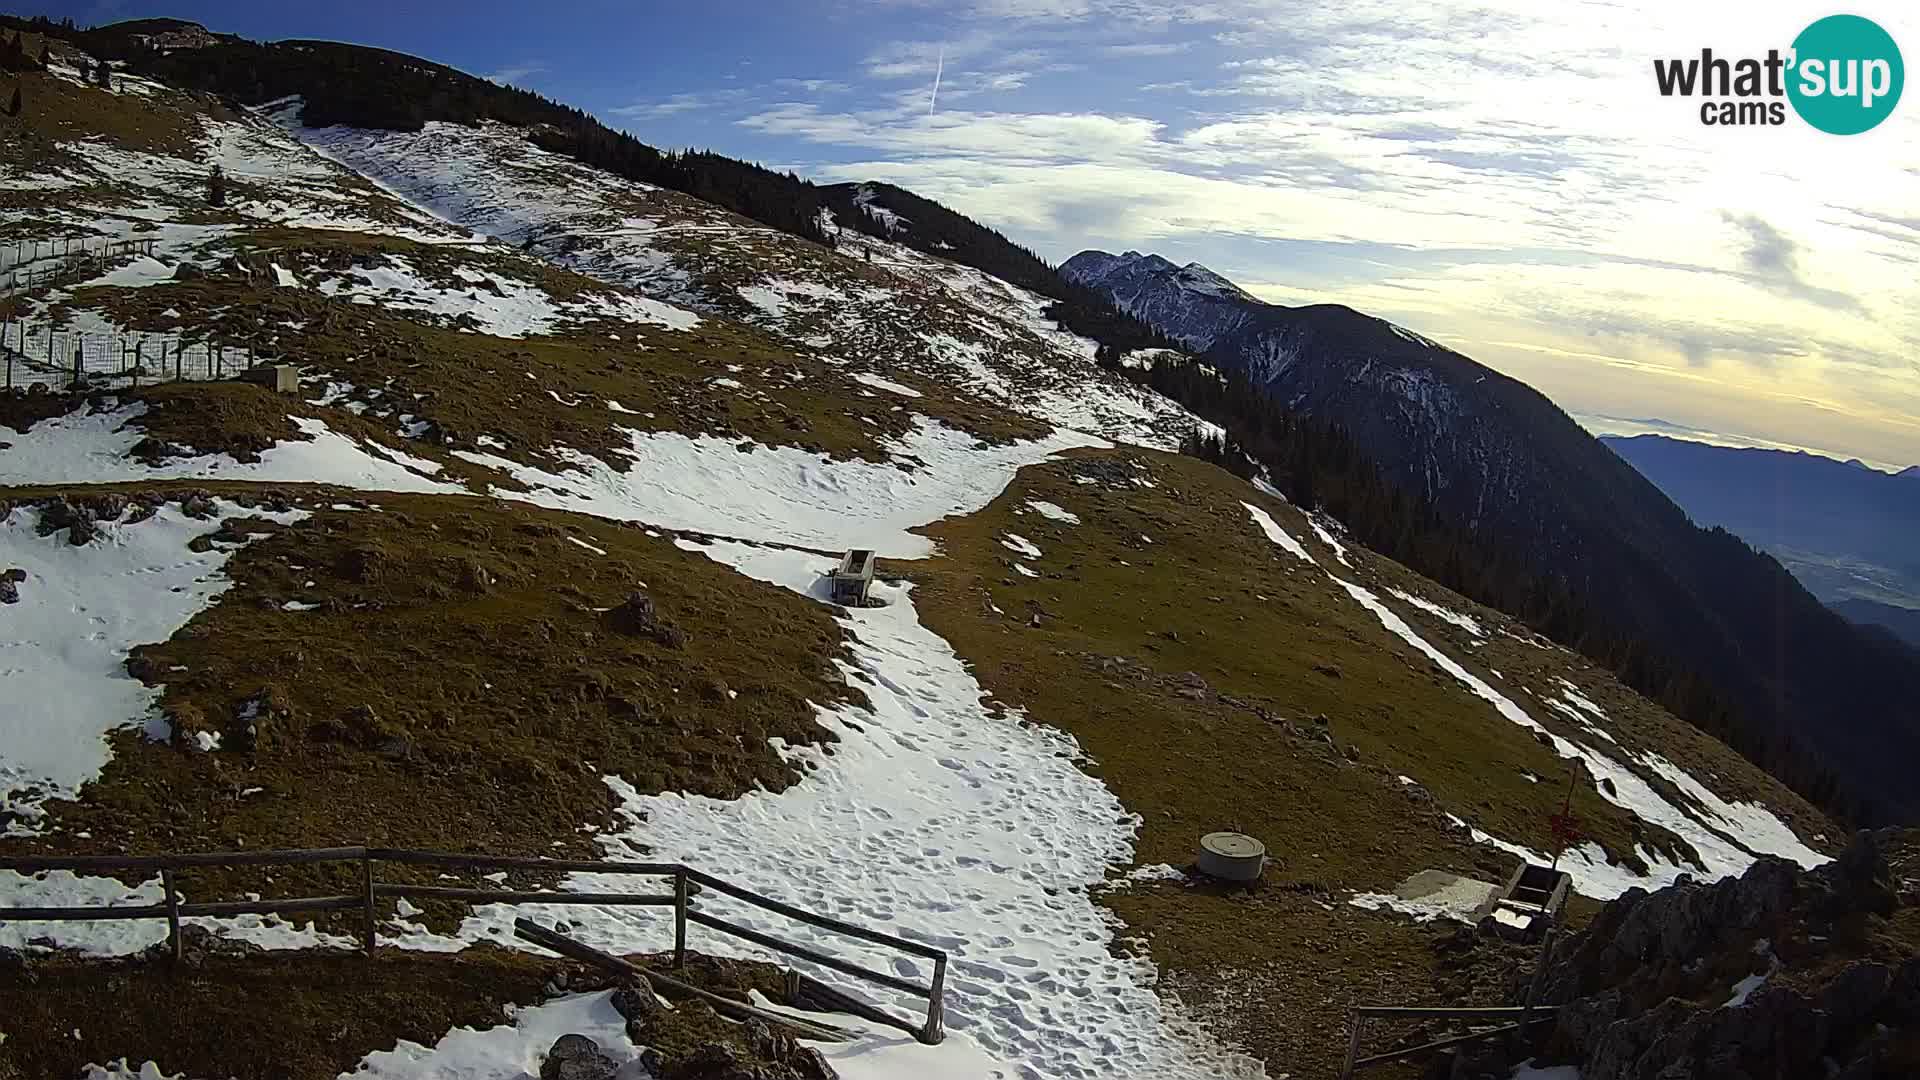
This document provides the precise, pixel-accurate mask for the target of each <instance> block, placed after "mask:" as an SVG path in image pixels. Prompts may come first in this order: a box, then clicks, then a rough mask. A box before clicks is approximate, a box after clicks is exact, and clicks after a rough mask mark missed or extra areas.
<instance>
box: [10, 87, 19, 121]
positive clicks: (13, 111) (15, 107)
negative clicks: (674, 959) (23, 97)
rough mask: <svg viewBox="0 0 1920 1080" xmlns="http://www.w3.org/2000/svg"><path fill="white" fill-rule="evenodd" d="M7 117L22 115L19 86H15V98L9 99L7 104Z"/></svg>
mask: <svg viewBox="0 0 1920 1080" xmlns="http://www.w3.org/2000/svg"><path fill="white" fill-rule="evenodd" d="M7 115H8V116H19V115H20V87H19V85H18V84H15V86H14V88H13V97H12V98H11V99H9V100H8V102H7Z"/></svg>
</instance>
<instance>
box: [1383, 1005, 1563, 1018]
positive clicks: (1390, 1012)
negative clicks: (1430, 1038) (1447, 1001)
mask: <svg viewBox="0 0 1920 1080" xmlns="http://www.w3.org/2000/svg"><path fill="white" fill-rule="evenodd" d="M1353 1011H1354V1012H1357V1013H1359V1014H1360V1015H1362V1016H1406V1017H1446V1016H1465V1017H1475V1016H1478V1017H1482V1018H1486V1019H1497V1018H1512V1017H1516V1016H1519V1015H1521V1014H1522V1013H1524V1012H1526V1011H1527V1007H1526V1006H1525V1005H1491V1006H1487V1005H1477V1006H1458V1007H1455V1006H1444V1005H1435V1006H1424V1005H1414V1006H1402V1005H1356V1006H1354V1008H1353Z"/></svg>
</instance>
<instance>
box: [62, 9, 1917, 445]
mask: <svg viewBox="0 0 1920 1080" xmlns="http://www.w3.org/2000/svg"><path fill="white" fill-rule="evenodd" d="M1909 6H1910V5H1906V4H1899V5H1896V4H1891V3H1882V2H1877V0H1876V2H1868V3H1856V4H1852V5H1850V7H1851V10H1854V11H1857V12H1859V13H1860V14H1864V15H1868V16H1870V17H1872V18H1875V19H1876V20H1878V21H1879V22H1880V23H1881V24H1882V25H1883V26H1885V27H1887V28H1888V30H1889V31H1890V32H1891V33H1892V35H1893V37H1894V38H1895V40H1896V41H1898V42H1906V43H1909V45H1910V49H1909V51H1910V52H1912V51H1913V50H1915V49H1920V45H1916V44H1913V43H1915V42H1920V21H1917V20H1916V19H1915V17H1914V16H1913V15H1911V14H1909V13H1908V11H1907V8H1908V7H1909ZM27 10H29V11H31V10H33V9H32V7H31V6H29V7H28V9H27ZM48 11H49V13H50V14H54V15H66V14H71V15H73V16H74V17H75V18H76V19H78V20H79V21H82V22H94V21H102V20H111V19H117V18H132V17H140V16H147V15H174V16H179V17H183V18H191V19H195V20H198V21H201V22H204V23H206V24H207V25H208V26H209V27H211V28H212V29H215V30H219V31H225V32H232V33H239V34H242V35H244V36H247V37H253V38H261V39H273V38H283V37H323V38H331V39H337V40H347V41H356V42H361V43H365V44H371V45H380V46H383V47H387V48H392V49H397V50H400V51H403V52H410V53H416V54H419V55H422V56H426V57H429V58H431V59H434V60H438V61H441V62H443V63H447V64H451V65H453V66H455V67H458V68H461V69H463V70H467V71H470V72H473V73H475V74H481V75H488V76H491V77H496V78H499V79H502V80H504V81H511V82H514V83H516V84H518V85H522V86H525V87H527V88H529V89H533V90H536V91H539V92H541V93H543V94H546V95H547V96H549V97H552V98H555V99H558V100H561V101H565V102H567V103H569V104H574V105H579V106H581V107H584V108H587V109H589V110H591V111H592V112H594V113H596V114H597V115H599V116H600V117H601V118H602V119H604V120H606V121H608V122H609V123H612V124H614V125H616V126H620V127H624V128H626V129H628V130H630V131H632V132H634V133H635V134H636V135H638V136H640V137H641V138H643V139H645V140H647V141H649V142H652V143H654V144H656V145H662V146H687V145H692V146H701V147H710V148H713V149H716V150H719V151H722V152H725V153H730V154H734V155H737V156H741V157H747V158H751V159H755V160H760V161H764V162H767V163H769V164H773V165H777V166H781V167H790V168H794V169H796V170H797V171H799V172H801V173H803V174H805V175H811V176H815V177H818V178H822V179H829V180H843V179H885V180H890V181H893V182H895V183H899V184H901V185H903V186H906V187H910V188H913V189H915V190H917V191H920V192H922V193H923V194H926V195H928V196H931V197H934V198H937V199H940V200H941V201H944V202H947V203H949V204H950V205H953V206H955V207H956V208H958V209H960V210H962V211H964V212H966V213H969V214H972V215H973V216H975V217H977V218H980V219H981V220H983V221H986V222H987V223H989V224H992V225H994V226H996V227H999V228H1002V229H1003V230H1005V231H1006V232H1008V233H1009V234H1010V235H1012V236H1014V237H1015V238H1016V239H1018V240H1021V241H1023V242H1025V243H1027V244H1029V245H1030V246H1032V247H1034V248H1035V249H1036V250H1038V251H1039V252H1040V253H1041V254H1042V255H1044V256H1046V257H1048V258H1050V259H1053V260H1056V261H1058V260H1061V259H1064V258H1066V257H1067V256H1069V255H1072V254H1073V253H1074V252H1076V251H1078V250H1080V249H1082V248H1085V247H1101V248H1105V249H1107V250H1112V251H1119V250H1124V249H1128V248H1134V249H1139V250H1154V251H1158V252H1160V253H1161V254H1164V255H1166V256H1168V257H1169V258H1173V259H1175V260H1178V261H1182V262H1184V261H1188V260H1199V261H1203V262H1206V263H1207V264H1208V265H1210V266H1212V267H1213V268H1215V269H1216V270H1219V271H1220V272H1222V273H1225V274H1227V275H1228V276H1230V277H1232V278H1234V279H1235V280H1237V281H1239V282H1240V283H1241V284H1243V285H1245V286H1246V287H1247V288H1249V289H1250V290H1252V291H1253V292H1255V293H1257V294H1259V295H1261V296H1263V297H1266V298H1268V299H1271V300H1274V301H1276V302H1282V303H1303V302H1321V301H1333V302H1343V303H1348V304H1351V305H1353V306H1354V307H1357V308H1360V309H1362V310H1365V311H1368V312H1371V313H1374V314H1378V315H1382V316H1384V317H1387V318H1391V319H1393V320H1395V321H1397V322H1401V323H1404V324H1406V325H1408V326H1411V327H1413V328H1415V329H1418V330H1420V331H1422V332H1424V333H1426V334H1428V335H1429V336H1432V337H1435V338H1438V339H1440V340H1442V341H1445V342H1446V343H1448V344H1450V345H1452V346H1454V347H1456V348H1458V349H1460V350H1461V351H1463V352H1466V353H1467V354H1469V355H1471V356H1473V357H1475V358H1476V359H1479V360H1481V361H1482V362H1485V363H1488V364H1491V365H1493V366H1494V367H1497V368H1500V369H1501V370H1504V371H1507V372H1509V373H1511V374H1513V375H1516V376H1517V377H1520V378H1522V379H1525V380H1527V381H1529V382H1531V383H1533V384H1534V385H1535V386H1537V387H1539V388H1540V389H1542V390H1544V391H1546V392H1547V393H1548V394H1549V395H1550V396H1552V397H1553V398H1554V399H1555V400H1556V401H1558V402H1559V403H1560V404H1561V405H1562V406H1563V407H1565V408H1566V409H1567V410H1568V411H1569V412H1573V413H1576V414H1580V415H1597V416H1614V417H1633V418H1644V417H1660V418H1663V419H1666V420H1668V421H1672V422H1674V423H1677V424H1681V425H1685V426H1687V427H1690V428H1693V429H1696V430H1700V431H1706V432H1723V433H1728V434H1731V435H1736V436H1740V437H1744V438H1749V439H1765V440H1768V441H1771V442H1778V443H1784V444H1788V445H1794V446H1804V447H1810V448H1814V449H1818V450H1823V451H1827V452H1831V453H1836V454H1839V455H1842V456H1858V457H1862V458H1865V459H1867V460H1869V461H1873V462H1877V463H1885V464H1895V465H1905V464H1909V463H1913V462H1916V461H1920V420H1917V419H1916V418H1917V417H1920V285H1917V284H1916V281H1920V273H1916V267H1920V200H1916V198H1915V194H1914V193H1915V192H1916V191H1920V101H1912V102H1906V103H1904V104H1903V105H1901V106H1900V107H1898V108H1896V110H1895V112H1894V114H1893V116H1892V117H1891V118H1890V119H1889V120H1888V121H1886V122H1885V123H1883V124H1881V125H1880V127H1878V128H1876V129H1875V130H1874V131H1872V132H1869V133H1867V134H1865V135H1859V136H1852V137H1844V138H1843V137H1836V136H1828V135H1823V134H1820V133H1818V132H1815V131H1813V130H1812V129H1810V128H1808V127H1807V126H1805V125H1803V124H1799V123H1798V122H1797V121H1794V122H1790V123H1789V124H1787V125H1785V126H1783V127H1779V128H1771V127H1768V128H1745V129H1710V128H1706V127H1703V126H1702V125H1701V124H1700V123H1699V121H1698V118H1697V116H1696V115H1695V106H1694V104H1693V103H1689V102H1684V101H1677V100H1669V99H1662V98H1660V97H1659V96H1658V94H1657V92H1656V91H1655V90H1654V88H1653V80H1652V74H1651V60H1652V59H1653V58H1655V57H1669V56H1684V55H1687V54H1689V53H1692V54H1695V55H1697V54H1698V51H1699V50H1700V48H1702V47H1703V46H1711V47H1712V48H1714V50H1715V51H1716V52H1717V53H1720V54H1722V55H1736V56H1737V55H1764V53H1765V51H1766V50H1767V49H1768V48H1769V47H1777V48H1785V47H1787V46H1788V45H1789V44H1790V43H1791V41H1792V39H1793V37H1794V36H1795V35H1796V34H1797V33H1798V31H1799V30H1800V29H1801V28H1802V27H1804V26H1805V25H1806V24H1807V23H1808V22H1811V21H1812V20H1813V19H1814V18H1817V17H1819V16H1821V15H1824V14H1828V13H1829V12H1828V9H1827V8H1826V7H1824V6H1816V5H1810V4H1807V3H1792V2H1762V3H1752V2H1748V3H1696V4H1675V3H1672V2H1670V0H1560V2H1556V3H1553V4H1541V3H1537V2H1535V0H1430V2H1429V3H1426V4H1421V5H1407V4H1405V3H1403V2H1400V0H1391V2H1388V0H1351V2H1348V3H1343V4H1326V3H1324V2H1300V0H1273V2H1252V0H1199V2H1186V0H1155V2H1150V0H953V2H937V0H847V2H842V3H834V4H808V3H783V4H764V5H746V4H739V3H725V4H707V5H701V4H686V3H673V4H658V5H655V4H636V3H620V4H616V3H558V4H546V5H528V4H502V3H462V4H453V3H404V2H393V3H385V4H368V3H354V2H342V3H334V4H311V5H310V4H280V3H269V4H262V3H258V2H254V3H234V2H218V3H206V2H201V3H195V2H191V0H177V2H153V3H149V2H146V0H117V2H116V0H107V2H82V3H76V4H72V5H65V6H60V7H55V8H52V9H48ZM936 67H938V68H939V69H940V90H939V93H938V97H937V99H936V98H935V95H934V92H933V86H934V78H935V71H936ZM929 106H931V108H930V107H929Z"/></svg>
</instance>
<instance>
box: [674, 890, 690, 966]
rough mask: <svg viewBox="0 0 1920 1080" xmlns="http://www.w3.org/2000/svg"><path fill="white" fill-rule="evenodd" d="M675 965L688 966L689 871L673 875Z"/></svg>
mask: <svg viewBox="0 0 1920 1080" xmlns="http://www.w3.org/2000/svg"><path fill="white" fill-rule="evenodd" d="M673 966H674V968H675V970H678V969H680V968H683V967H686V966H687V871H686V869H685V868H684V867H683V868H681V870H680V872H679V873H677V874H675V875H673Z"/></svg>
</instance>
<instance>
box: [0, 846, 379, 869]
mask: <svg viewBox="0 0 1920 1080" xmlns="http://www.w3.org/2000/svg"><path fill="white" fill-rule="evenodd" d="M366 851H367V849H366V848H358V847H342V848H306V849H296V850H289V851H212V852H204V853H200V854H193V855H11V856H4V857H0V870H15V871H19V872H20V873H23V874H33V873H38V872H40V871H42V870H104V871H108V872H112V871H115V870H167V869H173V870H180V869H184V868H186V867H191V866H296V865H302V864H306V863H322V862H346V861H350V860H357V859H363V858H366Z"/></svg>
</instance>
